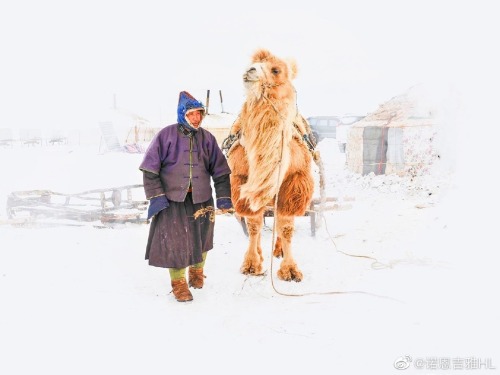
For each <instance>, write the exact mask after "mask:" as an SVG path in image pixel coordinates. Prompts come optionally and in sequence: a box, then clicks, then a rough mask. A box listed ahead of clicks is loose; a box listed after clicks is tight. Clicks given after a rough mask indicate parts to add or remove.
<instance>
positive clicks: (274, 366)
mask: <svg viewBox="0 0 500 375" xmlns="http://www.w3.org/2000/svg"><path fill="white" fill-rule="evenodd" d="M318 149H319V150H320V152H321V155H322V160H323V163H324V166H325V175H326V181H327V184H326V195H327V196H328V197H336V198H338V199H339V201H338V202H337V204H338V205H337V208H336V209H329V210H325V211H324V212H323V214H324V220H322V221H321V225H320V227H319V228H318V229H317V231H316V235H315V236H312V235H311V228H310V225H311V222H310V218H309V217H300V218H297V220H296V232H295V236H294V239H293V249H294V255H295V257H296V260H297V263H298V265H299V267H300V268H301V270H302V272H303V273H304V279H303V281H302V282H301V283H294V282H292V283H287V282H283V281H280V280H279V279H278V278H277V277H276V270H277V269H278V267H279V260H278V259H272V257H271V253H272V248H271V242H272V237H273V234H272V218H268V219H266V224H267V225H266V227H265V228H264V231H263V250H264V257H265V265H266V269H267V270H266V273H265V275H264V276H259V277H249V276H245V275H242V274H241V273H240V272H239V267H240V264H241V262H242V260H243V254H244V252H245V250H246V237H245V235H244V234H243V231H242V228H241V227H240V225H239V223H238V222H237V221H236V220H235V218H234V217H232V216H230V215H228V216H217V217H216V233H215V247H214V249H213V250H212V251H210V253H209V257H208V259H207V263H206V269H205V274H206V275H207V278H206V283H205V287H204V288H203V289H201V290H194V291H193V295H194V300H193V302H190V303H178V302H176V301H175V299H174V298H173V296H172V294H170V290H171V287H170V281H169V276H168V272H167V270H165V269H160V268H154V267H150V266H148V265H147V263H146V261H145V260H144V250H145V245H146V239H147V235H148V225H146V224H126V225H120V226H115V227H114V228H102V227H101V226H99V225H94V224H95V223H79V224H83V225H57V226H43V225H39V226H36V225H32V226H28V227H23V226H13V225H9V224H6V221H7V217H6V215H5V204H6V198H7V196H8V194H9V193H10V192H12V191H22V190H35V189H50V190H53V191H57V192H62V193H77V192H82V191H86V190H90V189H102V188H112V187H117V186H124V185H129V184H141V183H142V178H141V174H140V172H139V170H138V165H139V164H140V161H141V159H142V155H141V154H129V153H119V152H114V153H100V152H99V144H98V142H96V143H95V144H93V145H92V144H86V145H83V146H82V145H80V146H75V145H62V146H47V145H44V146H42V147H22V146H20V145H16V146H14V147H13V148H1V149H0V160H1V176H2V178H1V181H2V182H1V184H0V222H2V223H3V224H0V296H1V301H2V306H1V308H0V358H1V360H0V373H1V374H6V375H17V374H23V375H25V374H26V375H27V374H30V375H31V374H54V375H55V374H72V375H74V374H94V375H97V374H165V373H169V372H171V371H177V372H179V371H185V372H187V373H189V374H191V373H235V374H255V373H274V372H278V371H279V373H286V374H303V373H312V372H317V373H318V372H324V373H328V374H333V373H342V374H362V373H364V374H391V373H394V374H395V373H398V372H401V370H397V369H396V368H395V365H394V363H395V361H396V360H397V359H398V358H400V357H404V356H409V357H411V361H408V363H409V365H410V367H409V368H408V369H407V370H406V371H405V373H418V374H424V373H432V374H438V373H441V372H444V370H443V368H442V367H434V369H433V368H432V366H433V363H436V362H434V360H437V361H440V362H439V363H443V361H445V360H446V359H447V358H448V359H451V360H452V362H451V363H452V364H451V365H450V366H454V365H455V366H458V364H459V363H460V362H462V361H463V363H465V361H468V360H470V359H471V358H476V359H480V360H482V361H483V362H486V361H488V360H490V361H491V365H492V366H490V367H496V368H497V369H495V370H493V369H488V370H486V369H485V368H484V366H483V368H482V369H478V370H476V371H472V372H473V373H478V374H479V373H485V374H493V373H498V371H499V370H498V368H500V356H499V355H498V349H497V348H498V337H499V333H500V332H499V325H498V316H500V314H499V313H500V309H499V307H498V305H499V304H498V293H497V292H496V289H497V287H496V285H498V272H497V270H496V265H495V264H494V262H493V256H492V255H491V254H492V253H491V252H490V249H491V247H492V246H494V244H493V243H492V242H491V241H490V238H489V236H486V235H485V232H486V231H485V229H486V228H488V224H487V222H486V221H485V220H486V219H485V218H484V217H477V216H475V215H474V207H475V203H474V200H470V199H468V197H469V195H466V194H468V193H469V190H467V189H468V188H467V187H463V186H461V185H460V181H461V180H460V179H458V178H456V175H455V173H454V171H450V170H449V169H447V168H445V169H443V170H441V171H438V172H436V173H435V174H433V175H431V176H427V177H422V178H417V179H413V180H410V179H408V178H400V177H394V176H359V175H355V174H352V173H350V172H348V171H347V170H346V169H345V155H343V154H340V153H339V152H338V147H337V144H336V142H335V140H328V139H327V140H324V141H322V142H320V144H319V146H318ZM315 173H316V176H317V170H316V171H315ZM317 195H318V193H317ZM466 197H467V199H466ZM470 209H472V212H471V211H470ZM467 210H468V211H467ZM422 361H423V362H422ZM417 363H420V364H422V363H423V368H421V369H419V368H418V365H417ZM467 363H470V362H467ZM426 366H427V367H426ZM450 368H451V370H448V372H450V371H453V373H462V372H465V367H464V370H462V371H460V370H459V369H458V367H450ZM440 369H441V371H440ZM468 372H469V371H468Z"/></svg>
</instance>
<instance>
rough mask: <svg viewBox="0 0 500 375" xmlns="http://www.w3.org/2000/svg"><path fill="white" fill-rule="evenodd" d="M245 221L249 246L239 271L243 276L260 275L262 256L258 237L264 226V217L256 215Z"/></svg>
mask: <svg viewBox="0 0 500 375" xmlns="http://www.w3.org/2000/svg"><path fill="white" fill-rule="evenodd" d="M246 220H247V229H248V237H249V244H248V250H247V252H246V253H245V259H243V264H242V265H241V268H240V271H241V273H243V274H245V275H248V274H250V275H262V273H263V271H262V262H263V261H264V257H263V256H262V247H261V245H260V237H261V231H262V226H263V225H264V216H263V215H257V216H252V217H247V218H246Z"/></svg>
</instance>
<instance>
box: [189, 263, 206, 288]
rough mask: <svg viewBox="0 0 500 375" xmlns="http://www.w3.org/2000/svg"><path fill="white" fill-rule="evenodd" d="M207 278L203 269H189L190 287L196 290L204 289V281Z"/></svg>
mask: <svg viewBox="0 0 500 375" xmlns="http://www.w3.org/2000/svg"><path fill="white" fill-rule="evenodd" d="M205 277H206V276H205V275H204V274H203V267H199V268H195V267H189V286H192V287H193V288H195V289H201V288H203V282H204V280H203V279H204V278H205Z"/></svg>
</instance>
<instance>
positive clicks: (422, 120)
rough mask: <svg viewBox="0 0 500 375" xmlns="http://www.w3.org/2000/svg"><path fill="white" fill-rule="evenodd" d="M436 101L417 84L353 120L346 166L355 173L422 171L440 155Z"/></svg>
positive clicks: (419, 173)
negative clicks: (359, 119)
mask: <svg viewBox="0 0 500 375" xmlns="http://www.w3.org/2000/svg"><path fill="white" fill-rule="evenodd" d="M439 119H440V116H439V113H438V106H437V103H435V102H433V101H432V100H429V97H426V96H425V90H424V91H423V90H422V88H421V87H414V88H411V89H410V90H408V91H407V92H406V93H404V94H402V95H399V96H396V97H394V98H392V99H391V100H389V101H387V102H386V103H383V104H381V105H380V106H379V108H378V109H377V110H376V111H375V112H373V113H371V114H369V115H367V116H366V117H365V118H364V119H362V120H361V121H358V122H357V123H356V124H354V125H353V126H352V127H351V129H350V132H349V135H348V141H347V148H346V165H347V168H348V169H349V170H351V171H353V172H355V173H359V174H362V175H367V174H369V173H372V172H373V173H374V174H376V175H380V174H396V175H399V176H405V175H411V176H417V175H421V174H423V173H425V172H427V171H428V170H429V168H430V167H431V166H432V164H433V163H434V162H435V161H436V159H437V158H438V157H439V155H438V151H437V149H436V147H435V145H434V142H433V141H434V139H435V136H436V133H437V130H438V128H439V121H440V120H439Z"/></svg>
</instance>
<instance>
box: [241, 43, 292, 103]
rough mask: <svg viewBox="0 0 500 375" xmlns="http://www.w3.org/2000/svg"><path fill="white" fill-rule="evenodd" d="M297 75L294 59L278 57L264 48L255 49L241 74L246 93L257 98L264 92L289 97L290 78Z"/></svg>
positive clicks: (274, 95)
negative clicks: (250, 61)
mask: <svg viewBox="0 0 500 375" xmlns="http://www.w3.org/2000/svg"><path fill="white" fill-rule="evenodd" d="M296 75H297V65H296V63H295V60H292V59H286V60H284V59H280V58H278V57H276V56H274V55H273V54H272V53H271V52H269V51H268V50H265V49H259V50H257V51H256V52H255V53H254V54H253V56H252V64H251V65H250V67H249V68H248V69H247V70H246V71H245V73H244V74H243V84H244V85H245V89H246V90H247V94H248V95H250V96H253V97H255V98H257V99H259V98H260V97H261V96H262V95H263V94H264V93H266V96H267V97H270V98H277V99H280V98H283V97H289V95H290V90H293V86H292V80H293V79H295V77H296Z"/></svg>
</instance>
